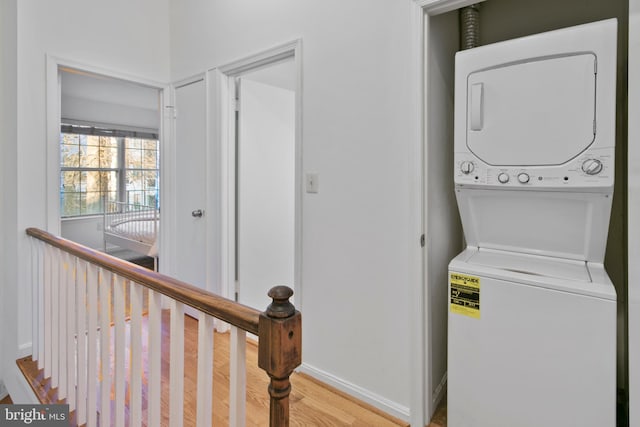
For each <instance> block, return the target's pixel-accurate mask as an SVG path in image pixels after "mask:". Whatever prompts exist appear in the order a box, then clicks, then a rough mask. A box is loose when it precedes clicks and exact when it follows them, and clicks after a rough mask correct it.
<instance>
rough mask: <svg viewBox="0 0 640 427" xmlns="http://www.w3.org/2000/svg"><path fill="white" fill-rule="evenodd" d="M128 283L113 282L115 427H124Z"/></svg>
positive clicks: (120, 278)
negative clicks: (126, 297) (126, 296)
mask: <svg viewBox="0 0 640 427" xmlns="http://www.w3.org/2000/svg"><path fill="white" fill-rule="evenodd" d="M128 286H129V281H128V280H125V279H123V278H122V277H119V276H116V277H115V280H114V296H113V299H114V310H113V317H114V319H113V324H114V327H115V345H114V349H113V351H114V366H113V371H114V377H115V383H114V384H115V385H114V387H115V396H114V399H115V409H116V410H115V419H114V422H115V425H116V427H124V425H125V419H124V408H125V375H126V366H125V351H126V343H125V312H124V308H125V295H126V288H127V287H128Z"/></svg>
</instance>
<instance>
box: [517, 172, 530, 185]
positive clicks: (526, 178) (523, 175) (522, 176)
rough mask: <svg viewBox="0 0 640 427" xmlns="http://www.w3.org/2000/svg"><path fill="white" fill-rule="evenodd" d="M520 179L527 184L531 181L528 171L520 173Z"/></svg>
mask: <svg viewBox="0 0 640 427" xmlns="http://www.w3.org/2000/svg"><path fill="white" fill-rule="evenodd" d="M518 181H520V184H526V183H527V182H529V174H528V173H526V172H521V173H519V174H518Z"/></svg>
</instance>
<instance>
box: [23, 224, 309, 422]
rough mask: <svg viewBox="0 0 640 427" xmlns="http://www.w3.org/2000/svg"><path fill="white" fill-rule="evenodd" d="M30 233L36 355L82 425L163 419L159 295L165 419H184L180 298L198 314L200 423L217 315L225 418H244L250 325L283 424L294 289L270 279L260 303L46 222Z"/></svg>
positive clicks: (297, 338) (207, 410)
mask: <svg viewBox="0 0 640 427" xmlns="http://www.w3.org/2000/svg"><path fill="white" fill-rule="evenodd" d="M27 235H29V236H30V240H31V248H32V266H31V277H32V286H33V304H34V310H33V312H34V317H33V355H32V358H33V360H34V361H36V362H37V366H38V368H39V369H42V370H43V375H44V378H50V380H51V386H52V387H54V388H57V398H58V399H60V401H65V402H66V403H68V404H69V408H70V410H71V411H74V414H75V419H76V422H77V424H78V425H83V424H86V425H87V426H88V427H92V426H96V425H101V426H105V425H106V426H109V425H115V426H124V425H128V426H132V427H133V426H142V425H147V426H160V425H162V424H166V420H165V422H162V420H161V417H162V415H161V414H162V411H161V383H160V381H161V355H162V349H161V334H162V325H161V321H162V319H161V317H162V308H163V307H162V296H165V297H167V298H169V301H170V346H171V347H170V380H169V382H170V383H169V389H170V397H169V402H170V403H169V420H168V424H169V426H171V427H174V426H178V427H179V426H182V424H183V419H184V418H183V415H184V413H183V410H184V408H183V394H184V391H185V384H184V309H185V306H190V307H192V308H194V309H195V310H197V312H198V314H199V318H198V362H197V370H198V371H197V403H196V408H197V414H196V425H197V426H198V427H204V426H207V427H208V426H211V424H212V407H211V390H212V387H213V384H212V381H213V345H214V343H213V329H214V320H213V319H214V318H216V319H220V320H222V321H224V322H226V323H228V324H229V325H230V328H231V330H230V334H231V358H230V366H231V368H230V377H231V378H230V393H229V394H230V396H229V399H230V400H229V425H230V426H244V424H245V420H246V418H245V416H246V414H245V401H246V375H245V372H246V371H245V370H246V366H245V361H246V353H245V344H246V333H247V332H249V333H252V334H255V335H257V336H258V337H259V341H258V366H259V367H260V368H262V369H263V370H264V371H266V373H267V374H268V375H269V377H270V386H269V389H268V391H269V395H270V418H269V420H270V421H269V423H270V426H272V427H276V426H278V427H280V426H288V425H289V393H290V390H291V385H290V382H289V376H290V375H291V373H292V372H293V370H294V369H295V368H296V367H297V366H299V365H300V363H301V338H302V337H301V332H302V329H301V315H300V312H298V311H297V310H295V308H294V306H293V305H292V304H291V303H290V302H289V298H290V297H291V296H292V295H293V291H292V290H291V289H289V288H287V287H284V286H277V287H275V288H272V289H271V290H270V291H269V296H270V297H271V298H272V299H273V302H272V303H271V304H270V305H269V307H268V308H267V310H266V311H265V312H263V313H260V312H259V311H258V310H255V309H253V308H250V307H247V306H244V305H242V304H239V303H237V302H235V301H231V300H228V299H226V298H223V297H220V296H218V295H214V294H212V293H210V292H207V291H204V290H202V289H200V288H197V287H195V286H192V285H190V284H187V283H184V282H181V281H179V280H177V279H174V278H171V277H168V276H165V275H162V274H160V273H157V272H153V271H150V270H148V269H145V268H143V267H140V266H137V265H135V264H131V263H129V262H127V261H123V260H120V259H117V258H115V257H112V256H110V255H108V254H105V253H103V252H99V251H95V250H92V249H90V248H87V247H85V246H82V245H79V244H77V243H74V242H71V241H69V240H66V239H63V238H61V237H57V236H54V235H52V234H50V233H48V232H46V231H43V230H40V229H36V228H29V229H27ZM145 293H146V294H147V295H146V297H145ZM143 322H146V323H147V325H146V328H144V330H145V331H147V332H146V333H147V337H146V338H142V339H130V347H129V348H127V345H126V344H127V343H126V340H127V336H128V337H130V338H131V337H140V336H141V335H142V331H143ZM145 345H146V347H147V349H146V355H147V357H148V359H147V360H148V364H147V369H148V372H147V373H146V379H147V384H146V390H147V393H146V396H143V391H142V390H143V384H142V381H143V375H142V374H141V373H142V372H143V369H144V367H143V362H142V360H143V357H142V355H143V346H145ZM234 353H235V354H234ZM131 373H139V374H134V375H131ZM143 399H144V402H143ZM43 403H52V402H43ZM127 403H128V405H126V404H127ZM143 403H144V405H143ZM143 408H146V410H143ZM145 414H146V417H145ZM143 418H145V419H143Z"/></svg>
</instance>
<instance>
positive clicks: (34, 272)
mask: <svg viewBox="0 0 640 427" xmlns="http://www.w3.org/2000/svg"><path fill="white" fill-rule="evenodd" d="M37 242H38V241H37V240H36V239H34V238H33V237H29V249H30V250H31V294H32V301H33V306H32V309H31V312H32V320H31V360H33V361H34V362H37V361H38V356H39V348H38V344H39V341H40V339H39V337H38V336H39V331H38V325H39V324H40V320H39V319H40V316H42V313H41V312H40V311H38V307H39V304H38V301H40V292H39V291H40V289H39V287H38V282H39V274H38V271H39V265H38V262H39V259H38V243H37Z"/></svg>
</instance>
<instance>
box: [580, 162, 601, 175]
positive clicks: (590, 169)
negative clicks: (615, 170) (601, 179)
mask: <svg viewBox="0 0 640 427" xmlns="http://www.w3.org/2000/svg"><path fill="white" fill-rule="evenodd" d="M603 167H604V166H603V165H602V162H601V161H600V160H598V159H587V160H585V161H584V162H583V163H582V171H583V172H584V173H586V174H587V175H597V174H599V173H600V172H602V169H603Z"/></svg>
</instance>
